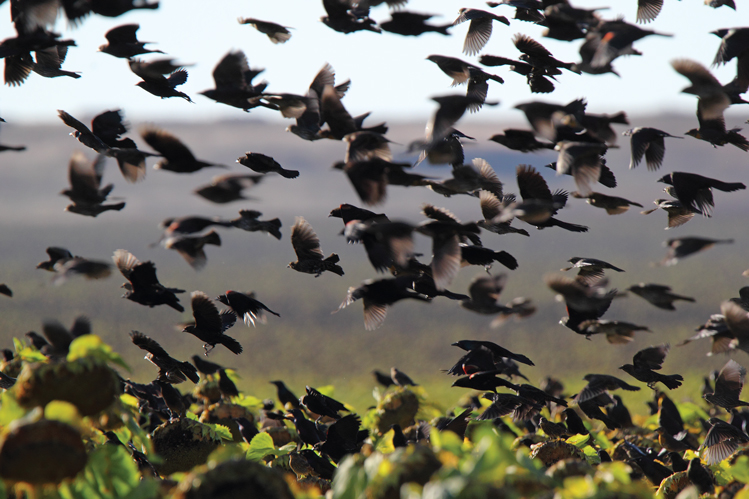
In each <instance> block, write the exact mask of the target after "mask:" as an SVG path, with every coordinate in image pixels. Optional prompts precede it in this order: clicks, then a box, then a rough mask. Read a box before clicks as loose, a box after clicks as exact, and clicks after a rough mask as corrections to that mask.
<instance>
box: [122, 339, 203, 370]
mask: <svg viewBox="0 0 749 499" xmlns="http://www.w3.org/2000/svg"><path fill="white" fill-rule="evenodd" d="M130 339H131V340H132V342H133V343H134V344H135V346H137V347H138V348H140V349H142V350H145V351H146V352H148V353H147V354H146V357H145V358H146V360H148V361H149V362H151V363H152V364H154V365H155V366H156V367H158V368H159V377H158V379H159V380H161V381H165V382H168V383H182V382H183V381H185V380H187V379H189V380H190V381H192V382H193V383H197V382H198V381H200V376H198V370H197V369H196V368H195V366H193V365H192V364H190V363H189V362H180V361H178V360H176V359H174V358H173V357H171V356H170V355H169V354H168V353H167V352H166V350H164V349H163V348H162V347H161V345H159V344H158V343H157V342H156V341H155V340H153V339H151V338H149V337H148V336H146V335H145V334H143V333H140V332H138V331H131V332H130Z"/></svg>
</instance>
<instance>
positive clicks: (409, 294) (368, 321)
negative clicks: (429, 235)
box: [333, 276, 430, 331]
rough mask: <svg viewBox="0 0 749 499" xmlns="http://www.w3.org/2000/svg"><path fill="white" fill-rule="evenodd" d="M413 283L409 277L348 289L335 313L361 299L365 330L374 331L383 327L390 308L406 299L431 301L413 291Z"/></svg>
mask: <svg viewBox="0 0 749 499" xmlns="http://www.w3.org/2000/svg"><path fill="white" fill-rule="evenodd" d="M411 282H413V280H412V279H411V278H410V277H408V276H402V277H395V278H388V279H378V280H368V281H364V283H363V284H362V285H361V286H359V287H354V286H352V287H350V288H348V292H347V294H346V299H345V300H344V301H343V303H341V305H340V306H339V307H338V310H335V311H333V313H336V312H338V311H339V310H341V309H343V308H346V307H347V306H349V305H351V304H352V303H354V302H355V301H356V300H359V299H361V300H362V302H363V303H364V329H366V330H367V331H373V330H375V329H377V328H378V327H380V326H382V324H383V323H384V322H385V318H386V317H387V309H388V307H389V306H390V305H393V304H394V303H395V302H397V301H400V300H404V299H406V298H413V299H415V300H420V301H426V302H428V301H430V298H428V297H426V296H424V295H422V294H420V293H417V292H416V291H413V290H411V289H410V287H409V286H410V284H411Z"/></svg>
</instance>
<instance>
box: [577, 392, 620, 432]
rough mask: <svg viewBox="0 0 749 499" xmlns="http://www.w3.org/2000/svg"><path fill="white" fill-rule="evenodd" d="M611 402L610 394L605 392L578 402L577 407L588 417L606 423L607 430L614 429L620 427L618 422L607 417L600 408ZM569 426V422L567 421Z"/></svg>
mask: <svg viewBox="0 0 749 499" xmlns="http://www.w3.org/2000/svg"><path fill="white" fill-rule="evenodd" d="M612 402H613V399H612V398H611V396H610V395H609V394H607V393H602V394H600V395H598V396H596V397H593V398H592V399H589V400H586V401H585V402H580V403H579V404H578V407H580V410H581V411H582V412H583V414H585V415H586V416H587V417H588V418H589V419H597V420H598V421H601V422H602V423H603V424H605V425H606V428H608V429H609V430H616V429H617V428H619V427H620V425H619V423H618V422H616V421H614V420H613V419H611V418H610V417H608V415H607V414H606V413H604V412H603V411H602V410H601V407H605V406H607V405H610V404H611V403H612ZM567 425H568V426H569V422H568V423H567Z"/></svg>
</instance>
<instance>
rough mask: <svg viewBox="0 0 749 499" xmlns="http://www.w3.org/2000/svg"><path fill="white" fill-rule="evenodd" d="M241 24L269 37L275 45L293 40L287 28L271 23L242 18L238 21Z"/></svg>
mask: <svg viewBox="0 0 749 499" xmlns="http://www.w3.org/2000/svg"><path fill="white" fill-rule="evenodd" d="M237 21H239V24H249V25H250V26H252V27H253V28H255V29H256V30H258V31H259V32H261V33H262V34H264V35H267V36H268V38H269V39H270V41H271V42H273V43H274V44H279V43H286V42H288V41H289V39H290V38H291V32H290V31H289V28H287V27H286V26H281V25H280V24H276V23H272V22H270V21H261V20H260V19H253V18H252V17H240V18H239V19H237Z"/></svg>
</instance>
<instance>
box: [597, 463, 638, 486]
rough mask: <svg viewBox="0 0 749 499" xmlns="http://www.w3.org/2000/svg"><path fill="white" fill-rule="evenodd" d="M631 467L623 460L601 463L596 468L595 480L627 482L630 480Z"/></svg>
mask: <svg viewBox="0 0 749 499" xmlns="http://www.w3.org/2000/svg"><path fill="white" fill-rule="evenodd" d="M631 472H632V468H631V467H630V466H629V465H628V464H627V463H625V462H622V461H613V462H610V463H601V464H600V465H598V467H597V468H596V475H595V476H596V480H597V481H601V482H605V483H615V482H619V483H623V484H625V485H626V484H628V483H630V482H631V481H632V478H631V477H630V473H631Z"/></svg>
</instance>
